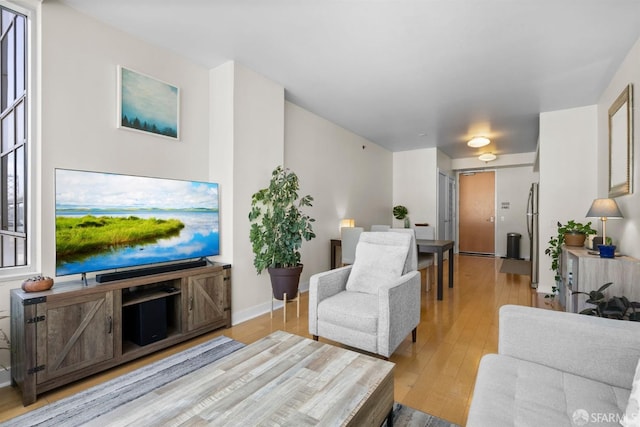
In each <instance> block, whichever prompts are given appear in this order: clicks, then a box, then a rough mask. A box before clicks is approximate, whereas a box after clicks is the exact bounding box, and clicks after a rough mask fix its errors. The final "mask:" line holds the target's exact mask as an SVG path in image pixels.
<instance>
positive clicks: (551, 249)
mask: <svg viewBox="0 0 640 427" xmlns="http://www.w3.org/2000/svg"><path fill="white" fill-rule="evenodd" d="M596 233H597V231H596V230H594V229H593V228H591V222H588V223H586V224H582V223H579V222H575V221H574V220H569V221H568V222H567V224H566V225H563V224H562V223H561V222H560V221H558V234H556V235H555V236H551V239H549V246H548V247H547V249H545V251H544V253H545V254H547V255H549V256H550V257H551V270H553V271H554V272H555V279H556V286H553V287H552V295H551V296H548V297H550V298H553V297H554V296H555V294H556V293H558V292H559V291H560V288H561V285H562V282H561V277H560V255H561V254H562V245H567V246H583V245H584V241H585V240H586V238H587V236H588V235H590V234H596ZM567 239H569V241H568V242H567Z"/></svg>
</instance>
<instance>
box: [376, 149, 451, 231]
mask: <svg viewBox="0 0 640 427" xmlns="http://www.w3.org/2000/svg"><path fill="white" fill-rule="evenodd" d="M438 159H439V156H438V150H437V149H436V148H425V149H420V150H410V151H401V152H397V153H393V205H394V206H395V205H403V206H406V208H407V209H408V211H409V220H410V221H411V225H412V226H413V225H414V224H416V223H428V224H429V225H433V226H434V227H437V224H438ZM387 218H388V219H387V221H386V222H385V223H389V221H393V225H394V227H403V226H404V221H401V220H397V219H394V218H393V214H392V213H391V212H389V213H388V214H387Z"/></svg>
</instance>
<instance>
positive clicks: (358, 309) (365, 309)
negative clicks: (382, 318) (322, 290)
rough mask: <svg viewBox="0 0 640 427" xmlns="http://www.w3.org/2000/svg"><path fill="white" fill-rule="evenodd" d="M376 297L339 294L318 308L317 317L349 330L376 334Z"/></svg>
mask: <svg viewBox="0 0 640 427" xmlns="http://www.w3.org/2000/svg"><path fill="white" fill-rule="evenodd" d="M378 311H379V309H378V296H377V295H371V294H365V293H362V292H340V293H339V294H337V295H334V296H332V297H330V298H327V299H326V300H325V301H324V302H323V303H322V304H320V305H319V306H318V317H319V318H320V319H326V320H327V321H329V322H331V323H333V324H335V325H339V326H343V327H345V328H349V329H355V330H357V331H361V332H366V333H368V334H374V335H375V334H376V333H377V331H378Z"/></svg>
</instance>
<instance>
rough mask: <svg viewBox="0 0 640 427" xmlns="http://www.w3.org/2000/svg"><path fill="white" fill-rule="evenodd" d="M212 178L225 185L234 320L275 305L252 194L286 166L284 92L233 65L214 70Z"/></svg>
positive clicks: (224, 255) (223, 219)
mask: <svg viewBox="0 0 640 427" xmlns="http://www.w3.org/2000/svg"><path fill="white" fill-rule="evenodd" d="M210 77H211V87H212V90H211V154H210V168H211V170H210V173H209V174H210V176H211V178H212V179H213V180H216V181H218V182H221V183H224V185H222V184H221V201H220V209H221V216H220V227H221V230H220V233H221V236H223V237H222V244H223V248H224V249H223V250H222V252H221V255H220V257H218V260H220V261H224V262H229V263H231V264H232V266H233V275H232V277H233V279H232V283H233V284H232V296H231V303H232V311H231V312H232V322H233V323H237V322H239V321H241V320H243V319H247V318H251V317H254V316H256V315H258V314H262V313H263V312H264V311H265V310H267V309H269V308H270V307H271V305H270V301H271V285H270V282H269V275H268V274H267V273H266V272H264V273H263V274H261V275H257V273H256V271H255V269H254V267H253V252H252V250H251V243H250V241H249V228H250V227H249V220H248V214H249V210H250V206H251V195H252V194H253V193H255V192H256V191H258V190H259V189H260V188H263V187H266V186H267V185H269V179H270V178H271V172H272V171H273V169H274V168H275V167H276V166H278V165H281V164H283V155H284V88H283V87H282V86H280V85H278V84H276V83H274V82H272V81H270V80H268V79H266V78H264V77H263V76H261V75H259V74H257V73H255V72H253V71H251V70H249V69H248V68H246V67H244V66H242V65H240V64H237V63H233V62H229V63H226V64H223V65H222V66H220V67H218V68H216V69H214V70H211V73H210Z"/></svg>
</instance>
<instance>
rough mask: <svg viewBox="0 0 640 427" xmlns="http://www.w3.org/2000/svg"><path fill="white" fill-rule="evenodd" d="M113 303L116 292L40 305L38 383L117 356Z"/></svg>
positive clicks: (88, 295) (37, 326)
mask: <svg viewBox="0 0 640 427" xmlns="http://www.w3.org/2000/svg"><path fill="white" fill-rule="evenodd" d="M113 305H114V304H113V291H108V292H104V293H92V294H86V295H78V296H76V297H73V298H66V299H62V300H57V301H55V300H54V301H51V300H50V301H46V302H44V303H42V304H38V306H37V309H36V310H37V315H38V317H40V318H41V319H42V318H43V319H44V320H42V321H41V322H37V323H36V328H37V332H36V336H37V352H36V357H37V365H38V366H40V367H42V368H41V369H39V370H38V372H37V380H36V382H37V383H38V384H40V383H42V382H45V381H48V380H51V379H53V378H56V377H59V376H62V375H65V374H69V373H71V372H75V371H77V370H79V369H83V368H86V367H90V366H92V365H94V364H97V363H100V362H104V361H106V360H110V359H112V358H113V357H114V336H115V334H114V308H113Z"/></svg>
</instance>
